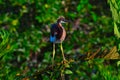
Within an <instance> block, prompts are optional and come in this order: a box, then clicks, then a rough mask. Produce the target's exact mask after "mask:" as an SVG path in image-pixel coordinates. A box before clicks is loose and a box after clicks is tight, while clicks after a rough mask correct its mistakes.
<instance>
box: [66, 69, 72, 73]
mask: <svg viewBox="0 0 120 80" xmlns="http://www.w3.org/2000/svg"><path fill="white" fill-rule="evenodd" d="M72 73H73V72H72V71H71V70H69V69H67V70H65V74H72Z"/></svg>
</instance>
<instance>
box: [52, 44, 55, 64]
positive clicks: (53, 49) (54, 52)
mask: <svg viewBox="0 0 120 80" xmlns="http://www.w3.org/2000/svg"><path fill="white" fill-rule="evenodd" d="M54 57H55V43H53V58H52V66H53V65H54Z"/></svg>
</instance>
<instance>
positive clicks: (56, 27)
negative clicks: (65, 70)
mask: <svg viewBox="0 0 120 80" xmlns="http://www.w3.org/2000/svg"><path fill="white" fill-rule="evenodd" d="M66 22H68V20H66V19H65V18H64V17H63V16H60V17H59V18H58V19H57V21H56V23H54V24H52V25H51V29H50V42H52V43H53V54H52V57H53V58H52V63H53V64H54V57H55V44H57V43H60V49H61V52H62V57H63V61H66V58H65V56H64V51H63V46H62V42H63V41H64V40H65V37H66V31H65V28H64V27H63V25H62V24H63V23H66Z"/></svg>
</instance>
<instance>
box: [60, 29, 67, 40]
mask: <svg viewBox="0 0 120 80" xmlns="http://www.w3.org/2000/svg"><path fill="white" fill-rule="evenodd" d="M61 28H62V30H63V32H62V35H61V38H60V41H61V42H62V41H64V39H65V37H66V31H65V29H64V27H61Z"/></svg>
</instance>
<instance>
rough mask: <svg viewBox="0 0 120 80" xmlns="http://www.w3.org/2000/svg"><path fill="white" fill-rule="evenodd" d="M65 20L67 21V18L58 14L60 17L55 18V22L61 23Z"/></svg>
mask: <svg viewBox="0 0 120 80" xmlns="http://www.w3.org/2000/svg"><path fill="white" fill-rule="evenodd" d="M66 22H68V20H66V19H65V18H64V17H63V16H60V17H59V18H58V19H57V23H60V24H62V23H66Z"/></svg>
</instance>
